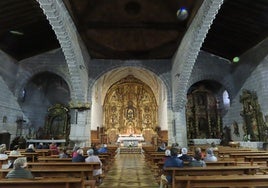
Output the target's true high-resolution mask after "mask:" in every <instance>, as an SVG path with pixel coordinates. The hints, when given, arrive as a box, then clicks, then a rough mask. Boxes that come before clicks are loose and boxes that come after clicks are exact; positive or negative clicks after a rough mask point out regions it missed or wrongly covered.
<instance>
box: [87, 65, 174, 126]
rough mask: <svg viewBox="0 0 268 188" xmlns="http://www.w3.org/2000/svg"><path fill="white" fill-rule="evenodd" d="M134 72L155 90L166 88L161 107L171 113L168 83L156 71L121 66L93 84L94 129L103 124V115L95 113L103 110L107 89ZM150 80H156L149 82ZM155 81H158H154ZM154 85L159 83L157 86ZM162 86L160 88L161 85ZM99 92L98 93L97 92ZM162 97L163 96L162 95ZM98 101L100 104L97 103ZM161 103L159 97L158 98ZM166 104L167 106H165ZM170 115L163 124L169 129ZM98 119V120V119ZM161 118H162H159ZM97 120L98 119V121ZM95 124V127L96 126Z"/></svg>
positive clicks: (92, 122) (92, 116)
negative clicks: (168, 106)
mask: <svg viewBox="0 0 268 188" xmlns="http://www.w3.org/2000/svg"><path fill="white" fill-rule="evenodd" d="M129 74H132V75H134V76H135V77H137V78H138V79H140V80H141V81H144V82H145V83H146V84H147V85H149V86H151V87H152V90H153V91H157V90H164V94H165V99H163V100H165V101H164V102H163V101H160V104H161V105H162V106H161V105H160V106H161V109H162V110H163V109H164V108H165V112H163V113H165V114H168V113H170V111H169V110H168V109H167V103H168V101H170V98H169V96H168V92H169V91H168V90H167V87H166V84H165V83H164V82H163V81H162V80H161V79H160V78H159V77H158V76H157V75H156V74H154V73H152V72H150V71H148V70H146V69H143V68H139V67H131V66H128V67H120V68H118V69H113V70H111V71H109V72H107V73H106V74H104V75H102V76H101V77H99V79H98V80H96V81H95V82H94V85H93V84H92V86H91V88H92V89H91V93H92V94H91V96H92V110H91V119H92V120H93V119H94V120H93V121H91V124H92V129H96V127H101V126H102V121H103V119H102V118H103V117H97V116H98V115H96V114H95V112H96V111H102V109H101V108H102V105H103V102H104V96H105V95H104V94H105V93H106V92H107V90H108V89H109V88H110V87H111V85H112V84H114V83H115V82H117V81H119V80H120V79H122V78H123V77H126V76H127V75H129ZM148 80H154V81H151V82H149V81H148ZM154 82H157V84H156V83H154ZM104 83H105V85H103V87H102V88H100V84H104ZM154 85H157V87H156V86H155V87H154ZM160 86H161V87H162V88H159V87H160ZM96 93H97V94H96ZM94 97H97V99H94ZM99 97H100V98H99ZM158 97H159V96H156V98H158ZM160 98H161V96H160ZM97 101H98V104H96V103H97ZM157 101H158V103H157V104H159V99H157ZM164 105H165V107H164ZM169 117H171V115H165V118H164V119H163V120H162V122H161V124H162V123H163V124H165V125H163V127H165V126H166V127H165V130H169V129H170V128H169V127H170V126H171V125H169V122H170V120H169V119H168V118H169ZM97 119H98V120H97ZM159 119H160V118H159ZM96 120H97V121H96ZM94 126H95V127H94Z"/></svg>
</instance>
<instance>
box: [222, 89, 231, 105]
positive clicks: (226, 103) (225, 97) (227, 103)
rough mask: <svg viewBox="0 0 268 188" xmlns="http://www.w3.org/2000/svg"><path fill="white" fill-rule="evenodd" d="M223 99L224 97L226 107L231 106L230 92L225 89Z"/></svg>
mask: <svg viewBox="0 0 268 188" xmlns="http://www.w3.org/2000/svg"><path fill="white" fill-rule="evenodd" d="M222 99H223V105H224V107H226V108H229V107H230V98H229V94H228V92H227V91H226V90H225V91H224V92H223V94H222Z"/></svg>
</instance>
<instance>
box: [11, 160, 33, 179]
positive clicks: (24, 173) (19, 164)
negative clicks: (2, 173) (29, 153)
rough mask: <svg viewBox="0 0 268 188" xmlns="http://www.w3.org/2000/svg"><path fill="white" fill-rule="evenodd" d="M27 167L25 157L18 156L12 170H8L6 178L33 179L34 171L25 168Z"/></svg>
mask: <svg viewBox="0 0 268 188" xmlns="http://www.w3.org/2000/svg"><path fill="white" fill-rule="evenodd" d="M26 167H27V161H26V158H25V157H21V158H17V159H16V160H15V161H14V166H13V169H12V170H11V171H9V172H8V174H7V175H6V178H26V179H32V178H34V176H33V175H32V173H31V172H30V171H29V170H27V169H25V168H26Z"/></svg>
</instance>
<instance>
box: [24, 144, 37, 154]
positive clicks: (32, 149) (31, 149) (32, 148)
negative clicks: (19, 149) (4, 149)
mask: <svg viewBox="0 0 268 188" xmlns="http://www.w3.org/2000/svg"><path fill="white" fill-rule="evenodd" d="M25 152H35V148H34V145H33V144H29V146H28V148H27V149H26V150H25Z"/></svg>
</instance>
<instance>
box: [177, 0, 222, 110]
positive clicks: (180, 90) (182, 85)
mask: <svg viewBox="0 0 268 188" xmlns="http://www.w3.org/2000/svg"><path fill="white" fill-rule="evenodd" d="M222 4H223V0H209V1H204V2H203V4H202V5H201V7H200V8H199V10H198V12H197V15H196V17H195V18H194V19H193V21H192V24H191V25H190V27H189V28H188V31H187V32H186V34H185V36H184V38H183V40H182V41H181V44H180V46H179V48H178V50H177V54H175V56H174V60H173V62H174V63H173V66H172V80H173V109H174V110H175V111H177V112H181V111H182V110H183V109H184V106H185V103H186V100H184V98H186V93H187V89H188V88H187V87H188V83H189V78H190V76H191V73H192V69H193V67H194V64H195V63H196V59H197V56H198V53H199V51H200V48H201V46H202V43H203V41H204V39H205V37H206V34H207V33H208V30H209V28H210V26H211V24H212V22H213V20H214V19H215V16H216V14H217V13H218V10H219V9H220V7H221V5H222ZM193 44H194V45H193ZM176 75H179V79H177V77H176Z"/></svg>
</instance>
